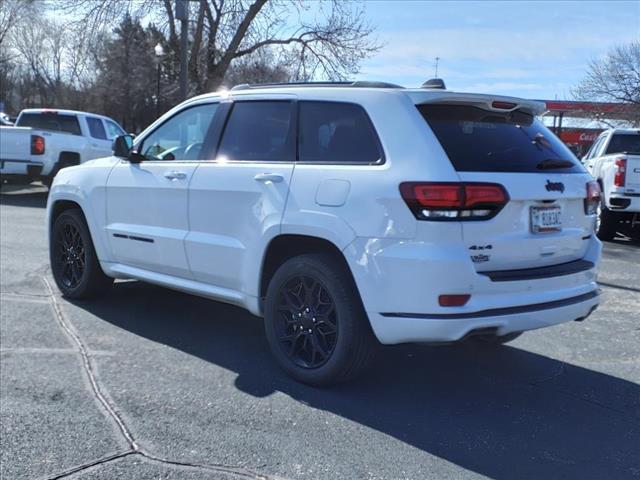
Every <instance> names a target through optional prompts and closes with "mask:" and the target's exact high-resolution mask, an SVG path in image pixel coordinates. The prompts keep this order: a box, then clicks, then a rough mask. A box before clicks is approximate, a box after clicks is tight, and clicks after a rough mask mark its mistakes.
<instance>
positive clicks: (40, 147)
mask: <svg viewBox="0 0 640 480" xmlns="http://www.w3.org/2000/svg"><path fill="white" fill-rule="evenodd" d="M31 155H44V137H41V136H40V135H31Z"/></svg>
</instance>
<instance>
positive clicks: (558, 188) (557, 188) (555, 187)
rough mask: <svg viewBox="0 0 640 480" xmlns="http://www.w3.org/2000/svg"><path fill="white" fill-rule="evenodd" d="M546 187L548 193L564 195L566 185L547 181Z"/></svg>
mask: <svg viewBox="0 0 640 480" xmlns="http://www.w3.org/2000/svg"><path fill="white" fill-rule="evenodd" d="M544 187H545V188H546V189H547V191H548V192H560V193H564V183H562V182H552V181H551V180H547V184H546V185H545V186H544Z"/></svg>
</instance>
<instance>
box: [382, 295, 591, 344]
mask: <svg viewBox="0 0 640 480" xmlns="http://www.w3.org/2000/svg"><path fill="white" fill-rule="evenodd" d="M599 303H600V295H599V291H598V290H597V289H596V290H592V291H591V292H588V293H586V294H583V295H579V296H577V297H571V298H566V299H562V300H555V301H552V302H546V303H542V304H534V305H519V306H517V307H507V308H503V309H494V310H485V311H483V312H473V313H458V314H456V313H453V314H435V315H434V314H431V315H430V314H410V313H374V312H369V320H370V321H371V325H372V327H373V330H374V331H375V332H376V336H377V337H378V339H379V340H380V341H381V342H382V343H385V344H395V343H406V342H454V341H456V340H460V339H462V338H464V337H466V336H467V335H469V334H471V333H472V332H473V331H474V330H484V329H495V332H496V334H497V335H506V334H508V333H511V332H522V331H526V330H535V329H537V328H544V327H550V326H552V325H557V324H559V323H564V322H568V321H571V320H578V321H581V320H584V319H585V318H586V317H588V316H589V315H590V314H591V313H592V312H593V311H594V310H595V309H596V308H597V306H598V304H599Z"/></svg>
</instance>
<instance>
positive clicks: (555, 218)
mask: <svg viewBox="0 0 640 480" xmlns="http://www.w3.org/2000/svg"><path fill="white" fill-rule="evenodd" d="M561 229H562V209H561V208H560V207H531V231H532V232H533V233H548V232H558V231H560V230H561Z"/></svg>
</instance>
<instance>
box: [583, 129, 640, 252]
mask: <svg viewBox="0 0 640 480" xmlns="http://www.w3.org/2000/svg"><path fill="white" fill-rule="evenodd" d="M582 162H583V163H584V165H585V167H587V169H588V170H589V172H590V173H591V175H592V176H593V178H595V179H596V180H597V181H598V183H599V184H600V189H601V190H602V197H601V199H602V200H601V203H600V209H599V214H598V220H597V224H596V231H597V234H598V237H599V238H600V239H601V240H611V239H612V238H613V237H614V236H615V234H616V229H618V228H619V225H620V223H619V222H620V221H625V222H627V223H628V224H630V226H631V234H632V235H633V236H634V237H639V236H640V235H639V234H638V232H639V230H640V129H622V128H613V129H610V130H606V131H604V132H602V133H601V134H600V136H599V137H598V138H597V139H596V141H595V142H594V143H593V145H592V146H591V149H590V150H589V152H588V153H587V155H586V156H585V157H584V158H583V159H582Z"/></svg>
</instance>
